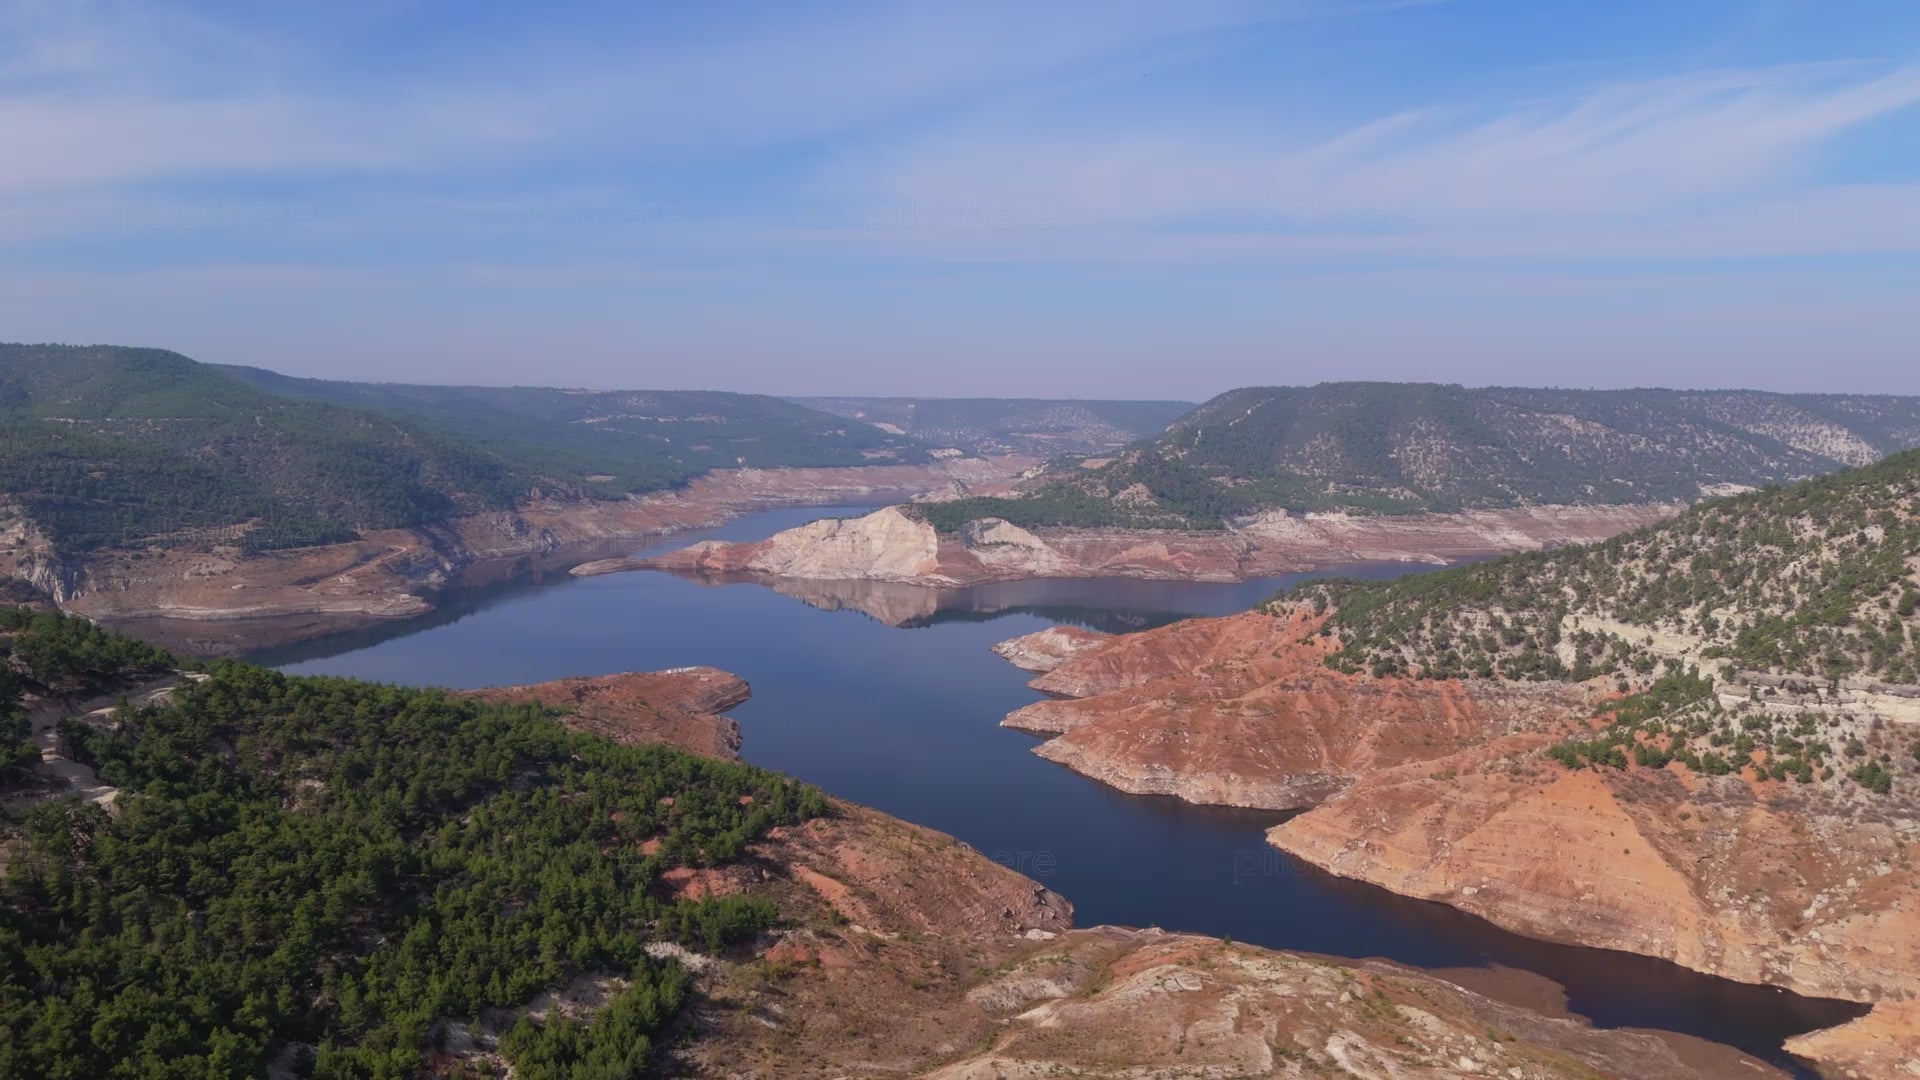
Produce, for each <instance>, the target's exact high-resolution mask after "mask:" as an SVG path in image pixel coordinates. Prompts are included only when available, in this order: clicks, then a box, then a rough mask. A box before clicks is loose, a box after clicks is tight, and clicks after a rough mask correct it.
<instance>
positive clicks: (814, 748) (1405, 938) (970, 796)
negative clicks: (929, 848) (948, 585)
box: [253, 508, 1862, 1076]
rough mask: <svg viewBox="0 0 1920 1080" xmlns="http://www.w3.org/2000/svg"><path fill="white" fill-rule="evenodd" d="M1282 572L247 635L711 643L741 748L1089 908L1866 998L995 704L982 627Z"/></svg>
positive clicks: (1660, 983) (1180, 603) (994, 628)
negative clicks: (1725, 971)
mask: <svg viewBox="0 0 1920 1080" xmlns="http://www.w3.org/2000/svg"><path fill="white" fill-rule="evenodd" d="M854 512H858V510H856V509H847V508H843V509H836V510H831V511H824V510H820V509H805V510H783V511H770V512H766V513H760V514H753V515H749V516H747V517H743V518H740V519H738V520H736V521H734V522H731V523H729V524H728V525H726V526H723V527H721V528H719V529H713V530H706V531H703V532H700V533H692V534H681V535H679V536H676V537H673V538H671V539H670V540H668V541H665V542H663V543H661V544H658V545H655V546H656V547H677V546H680V545H682V544H686V543H691V542H693V541H694V540H698V539H708V538H721V539H753V538H758V537H762V536H766V535H769V534H771V533H773V532H775V531H778V530H780V529H784V528H789V527H792V526H794V525H797V524H800V523H803V522H805V521H808V520H811V519H814V518H817V517H820V516H823V515H825V514H835V515H839V514H847V513H854ZM1409 569H1410V568H1408V567H1404V566H1393V567H1382V566H1363V567H1349V568H1344V569H1343V571H1342V572H1345V573H1352V574H1366V575H1378V576H1385V575H1390V574H1400V573H1406V572H1408V571H1409ZM1289 580H1295V579H1269V580H1263V581H1256V582H1248V583H1242V584H1205V583H1165V582H1137V581H1073V582H1038V583H1021V584H1018V585H1011V586H992V587H985V588H981V589H977V590H968V591H959V592H944V593H936V592H933V591H931V590H919V589H913V588H902V587H886V588H884V589H879V590H876V589H872V588H850V589H842V590H838V591H829V594H827V595H821V594H818V593H817V592H816V594H815V595H812V596H811V597H809V598H810V599H811V600H812V601H813V603H808V602H806V600H805V599H802V598H798V597H794V596H786V595H782V594H781V593H779V592H775V591H773V590H771V589H768V588H764V587H762V586H759V585H751V584H737V585H727V586H718V587H709V586H702V585H700V584H697V583H694V582H690V581H686V580H682V579H679V578H676V577H672V576H669V575H666V574H655V573H634V574H619V575H614V576H610V577H603V578H592V579H584V580H577V579H571V578H566V577H564V576H562V577H556V578H550V579H548V580H545V581H520V582H514V583H510V584H507V585H501V586H495V587H490V588H486V589H477V590H471V591H467V592H462V593H457V594H455V595H454V596H452V597H450V598H449V600H450V602H449V603H448V604H447V605H446V606H445V607H444V608H443V609H442V610H441V611H440V612H438V613H436V614H434V615H432V616H428V617H426V618H424V619H419V620H412V621H409V622H407V623H404V624H394V625H392V626H385V627H380V628H377V629H375V630H372V631H363V632H359V633H354V634H347V635H341V636H339V637H335V638H329V639H324V640H321V641H317V642H311V643H308V644H305V645H301V646H297V647H294V648H291V649H286V650H279V651H277V652H274V653H271V654H262V655H259V656H256V657H254V658H253V659H256V660H258V661H260V662H263V663H267V664H272V665H274V666H278V667H281V668H283V669H284V670H286V671H288V672H291V673H297V674H330V675H350V676H354V677H358V678H366V679H375V680H380V681H386V682H397V683H407V684H415V685H428V684H431V685H442V686H450V687H457V688H470V687H478V686H488V685H501V684H518V683H532V682H542V681H545V680H549V679H556V678H561V677H563V676H570V675H596V674H605V673H609V672H617V671H632V670H653V669H658V668H664V667H674V666H679V665H689V664H710V665H713V666H715V667H720V668H724V669H726V670H729V671H732V672H735V673H737V674H739V675H741V676H742V677H744V678H745V679H746V680H747V681H748V682H749V683H751V684H752V686H753V690H754V697H753V700H752V701H751V702H749V703H747V704H746V705H744V706H742V707H740V708H739V709H738V710H736V711H735V713H734V716H735V717H736V718H737V719H738V720H739V721H740V724H741V727H742V729H743V732H744V736H745V746H744V753H745V755H746V757H747V759H748V760H749V761H752V762H753V763H755V764H758V765H763V766H766V767H769V768H773V769H778V770H781V771H783V772H786V773H789V774H791V775H794V776H796V777H799V778H801V779H803V780H806V781H809V782H811V783H814V784H817V785H819V786H820V787H822V788H824V789H825V790H827V791H829V792H831V793H833V794H835V795H838V796H841V797H844V798H847V799H851V800H853V801H855V802H859V803H864V804H866V805H869V806H873V807H875V808H877V809H880V810H882V811H885V812H886V813H889V814H893V815H895V816H897V817H901V818H905V819H906V820H909V821H913V822H917V823H920V824H923V825H927V826H930V827H932V828H935V829H939V830H941V831H944V832H948V833H951V834H953V835H954V836H957V837H959V838H960V839H961V840H964V841H966V842H967V843H969V844H971V845H973V846H974V847H975V848H976V849H978V850H980V851H981V852H983V853H985V854H987V855H989V856H991V857H993V858H995V859H997V860H1000V861H1002V862H1005V863H1006V864H1007V865H1010V866H1012V867H1014V868H1015V869H1018V870H1020V871H1021V872H1023V873H1025V874H1028V875H1029V876H1031V877H1034V878H1036V879H1038V880H1041V881H1044V882H1045V883H1046V884H1047V885H1048V886H1049V887H1050V888H1052V889H1054V890H1056V891H1057V892H1059V893H1061V894H1063V895H1065V896H1066V897H1068V898H1069V899H1070V900H1072V901H1073V903H1074V905H1075V907H1076V909H1077V915H1076V921H1077V922H1078V923H1080V924H1081V925H1094V924H1098V923H1119V924H1124V925H1132V926H1159V927H1164V928H1166V929H1170V930H1185V931H1195V932H1200V933H1206V934H1213V935H1224V936H1229V937H1232V938H1233V939H1235V940H1237V941H1245V942H1250V943H1253V944H1258V945H1264V946H1269V947H1274V948H1285V949H1300V950H1306V951H1310V952H1319V953H1327V954H1332V955H1336V956H1345V957H1385V958H1388V959H1392V960H1397V961H1401V962H1403V963H1408V964H1414V965H1418V966H1422V967H1456V966H1483V965H1504V966H1508V967H1514V968H1521V969H1525V970H1528V971H1532V972H1536V973H1538V974H1541V975H1544V976H1546V977H1547V978H1549V979H1552V980H1553V981H1555V982H1557V983H1560V984H1562V985H1564V986H1565V987H1566V989H1567V997H1568V1007H1569V1008H1570V1009H1571V1010H1572V1011H1574V1012H1577V1013H1580V1014H1581V1015H1584V1016H1586V1017H1588V1018H1590V1019H1591V1020H1593V1021H1594V1022H1595V1023H1596V1024H1599V1025H1602V1026H1607V1027H1649V1028H1663V1029H1667V1030H1671V1031H1679V1032H1683V1033H1686V1034H1690V1035H1694V1036H1698V1037H1700V1038H1704V1039H1710V1040H1712V1041H1715V1042H1722V1043H1727V1044H1730V1045H1733V1046H1737V1047H1739V1048H1741V1049H1743V1050H1745V1051H1747V1052H1748V1053H1751V1054H1753V1055H1755V1056H1757V1057H1762V1058H1764V1059H1766V1060H1769V1061H1772V1062H1775V1063H1777V1064H1780V1065H1782V1066H1783V1067H1787V1068H1789V1069H1792V1070H1793V1071H1795V1072H1796V1074H1798V1075H1807V1076H1811V1075H1812V1074H1811V1073H1808V1072H1805V1071H1804V1070H1803V1069H1802V1068H1801V1067H1800V1066H1799V1065H1798V1064H1797V1063H1796V1062H1795V1061H1794V1060H1793V1059H1792V1058H1791V1057H1790V1056H1788V1055H1786V1054H1785V1053H1784V1052H1783V1051H1782V1050H1781V1049H1780V1045H1781V1043H1782V1041H1783V1040H1785V1039H1786V1038H1787V1037H1788V1036H1791V1035H1794V1034H1797V1033H1800V1032H1803V1031H1808V1030H1811V1029H1813V1028H1816V1027H1824V1026H1828V1025H1831V1024H1835V1023H1840V1022H1843V1021H1844V1020H1846V1019H1849V1018H1851V1017H1853V1016H1856V1015H1858V1014H1859V1013H1860V1012H1861V1011H1862V1010H1861V1009H1860V1008H1859V1007H1857V1006H1851V1005H1846V1004H1843V1003H1835V1002H1821V1001H1812V1000H1808V999H1804V998H1800V997H1797V996H1795V995H1792V994H1788V993H1784V992H1780V991H1775V990H1770V989H1766V988H1761V987H1752V986H1746V985H1742V984H1738V983H1732V982H1728V981H1725V980H1721V979H1715V978H1710V977H1708V976H1704V975H1698V974H1695V973H1692V972H1689V971H1686V970H1684V969H1682V968H1679V967H1676V966H1674V965H1672V964H1667V963H1664V962H1661V961H1656V960H1651V959H1647V958H1643V957H1637V956H1631V955H1627V954H1624V953H1613V952H1605V951H1600V950H1593V949H1581V948H1573V947H1568V946H1559V945H1551V944H1546V943H1543V942H1538V941H1533V940H1530V939H1527V938H1522V937H1519V936H1516V935H1513V934H1509V933H1506V932H1504V931H1502V930H1499V929H1497V928H1495V927H1493V926H1492V925H1491V924H1489V923H1486V922H1484V921H1482V920H1480V919H1477V918H1474V917H1472V916H1468V915H1464V914H1462V913H1460V912H1457V911H1454V910H1453V909H1451V908H1447V907H1444V906H1442V905H1438V904H1432V903H1427V902H1423V901H1417V900H1409V899H1405V898H1402V897H1398V896H1395V895H1393V894H1391V893H1388V892H1386V891H1384V890H1381V889H1378V888H1374V887H1372V886H1367V885H1361V884H1357V883H1353V882H1346V881H1341V880H1339V879H1336V878H1333V877H1331V876H1329V875H1326V874H1323V873H1320V872H1318V871H1316V870H1314V869H1312V868H1311V867H1308V866H1305V865H1304V864H1301V863H1298V862H1297V861H1295V860H1292V859H1290V858H1288V857H1286V856H1283V855H1282V854H1280V853H1279V852H1277V851H1275V850H1273V849H1272V848H1270V847H1268V846H1267V845H1266V843H1265V842H1264V838H1263V833H1264V830H1265V829H1266V828H1267V827H1269V826H1271V825H1273V824H1275V823H1276V822H1278V821H1279V820H1281V815H1278V814H1272V813H1260V812H1251V811H1239V810H1225V809H1209V808H1202V807H1194V806H1190V805H1188V804H1185V803H1181V802H1179V801H1177V800H1173V799H1165V798H1145V797H1139V796H1130V795H1124V794H1121V793H1119V792H1116V791H1113V790H1112V789H1110V788H1107V787H1105V786H1104V785H1101V784H1098V783H1095V782H1094V781H1092V780H1088V779H1086V778H1084V777H1081V776H1079V775H1077V774H1075V773H1072V772H1069V771H1068V770H1066V769H1064V768H1061V767H1059V766H1057V765H1054V764H1052V763H1050V762H1047V761H1044V760H1042V759H1040V758H1038V757H1036V756H1034V755H1033V754H1032V753H1031V752H1030V751H1031V749H1032V747H1033V745H1034V743H1035V740H1034V738H1033V737H1031V736H1028V735H1025V734H1022V733H1019V732H1015V731H1011V730H1009V729H1005V728H1001V727H999V726H998V725H999V721H1000V719H1001V717H1003V716H1005V715H1006V714H1007V713H1008V712H1010V711H1012V710H1013V709H1015V708H1018V707H1020V706H1021V705H1025V704H1027V703H1029V702H1031V701H1034V700H1036V699H1037V698H1038V697H1039V695H1038V694H1037V693H1035V692H1034V691H1033V690H1031V689H1029V688H1028V687H1027V685H1026V680H1027V678H1028V677H1029V676H1028V675H1026V674H1025V673H1023V672H1020V671H1018V670H1015V669H1014V668H1013V667H1011V666H1010V665H1008V664H1006V663H1005V662H1004V661H1002V660H1000V659H999V658H998V657H997V656H995V655H993V654H992V653H991V652H989V651H988V647H989V646H990V645H992V644H993V643H995V642H998V641H1002V640H1005V639H1007V638H1011V637H1016V636H1018V635H1021V634H1025V633H1029V632H1031V631H1034V630H1039V629H1042V628H1044V627H1046V626H1049V625H1054V624H1057V623H1061V622H1071V623H1076V624H1079V625H1085V626H1092V627H1095V628H1098V629H1107V630H1123V629H1140V628H1145V627H1148V626H1153V625H1159V624H1162V623H1166V622H1170V621H1172V620H1175V619H1178V618H1183V617H1188V616H1193V615H1210V614H1225V613H1228V612H1232V611H1238V610H1243V609H1245V608H1247V607H1249V606H1251V605H1252V604H1254V603H1257V602H1259V601H1260V600H1262V599H1264V598H1266V597H1267V596H1270V595H1272V594H1273V593H1274V592H1275V591H1277V590H1278V589H1280V588H1281V587H1283V586H1284V585H1285V584H1286V583H1287V582H1288V581H1289ZM816 604H820V605H825V606H815V605H816ZM862 608H864V610H862ZM869 612H871V613H869Z"/></svg>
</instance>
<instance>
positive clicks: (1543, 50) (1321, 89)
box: [0, 0, 1920, 400]
mask: <svg viewBox="0 0 1920 1080" xmlns="http://www.w3.org/2000/svg"><path fill="white" fill-rule="evenodd" d="M0 340H11V341H64V342H75V343H112V344H138V345H153V346H161V347H166V348H172V349H176V350H179V351H181V352H184V353H186V354H188V355H190V356H193V357H195V358H197V359H201V360H207V361H214V362H222V363H244V364H255V365H259V366H263V367H269V368H273V369H276V370H280V371H285V372H288V373H292V374H299V375H313V376H322V377H332V378H353V379H378V380H386V381H416V382H470V383H487V384H541V385H567V386H589V387H659V388H680V387H700V388H715V389H728V390H749V391H760V392H767V393H779V394H805V393H818V394H905V395H949V396H958V395H1021V396H1099V397H1164V398H1182V399H1188V400H1199V399H1202V398H1205V397H1207V396H1210V395H1212V394H1214V393H1216V392H1219V391H1221V390H1224V389H1227V388H1230V387H1233V386H1239V385H1247V384H1283V383H1285V384H1292V383H1312V382H1318V381H1322V380H1328V379H1389V380H1431V381H1442V382H1461V383H1467V384H1470V385H1479V384H1507V385H1551V386H1647V385H1660V386H1690V387H1726V386H1746V387H1757V388H1763V389H1778V390H1846V391H1880V392H1894V393H1910V394H1920V347H1917V346H1916V343H1920V2H1915V0H1819V2H1812V0H1809V2H1795V0H1684V2H1674V0H1652V2H1642V0H1608V2H1604V3H1602V2H1598V0H1592V2H1547V0H1183V2H1178V3H1176V2H1172V0H1164V2H1151V3H1149V2H1138V0H1102V2H1081V0H1054V2H1049V3H1042V4H1036V3H1031V2H1018V3H1014V2H1001V0H966V2H943V3H919V2H914V0H892V2H880V3H828V2H821V3H807V4H793V3H782V2H769V3H734V2H726V0H721V2H715V3H711V4H683V3H653V2H639V0H636V2H631V3H619V4H615V3H604V4H579V5H575V4H566V3H543V4H537V5H535V4H524V3H492V2H488V0H463V2H460V3H453V2H448V0H378V2H364V3H363V2H358V0H338V2H332V3H328V4H259V3H254V2H251V0H220V2H211V0H209V2H199V3H192V2H174V3H165V4H161V3H149V2H124V3H108V2H101V3H95V2H89V0H47V2H40V0H0Z"/></svg>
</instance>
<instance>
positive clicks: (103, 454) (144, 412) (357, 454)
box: [0, 345, 926, 552]
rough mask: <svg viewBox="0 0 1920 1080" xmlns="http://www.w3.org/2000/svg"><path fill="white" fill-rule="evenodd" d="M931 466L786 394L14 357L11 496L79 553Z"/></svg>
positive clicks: (10, 358) (7, 427)
mask: <svg viewBox="0 0 1920 1080" xmlns="http://www.w3.org/2000/svg"><path fill="white" fill-rule="evenodd" d="M925 459H926V453H925V450H924V449H923V448H922V447H921V446H920V445H919V444H917V443H915V442H914V441H913V440H911V439H905V438H900V437H896V436H891V435H888V434H886V433H884V432H881V431H879V430H878V429H876V428H872V427H869V426H867V425H863V424H855V423H850V422H848V421H846V420H843V419H840V418H838V417H833V416H829V415H827V414H825V413H820V412H816V411H813V410H810V409H806V408H804V407H802V406H798V405H794V404H791V403H789V402H785V401H781V400H779V399H777V398H769V397H757V396H752V395H743V394H725V393H694V392H659V393H653V392H622V393H590V392H575V391H566V390H550V389H531V388H528V389H492V388H481V387H427V386H384V385H382V386H375V385H370V384H356V383H333V382H323V381H318V380H309V379H292V378H287V377H285V376H280V375H275V374H273V373H272V372H266V371H261V370H258V369H242V368H219V367H214V366H211V365H207V364H201V363H197V362H195V361H193V360H190V359H188V358H187V357H184V356H181V355H179V354H178V353H172V352H166V351H163V350H158V349H133V348H121V347H114V346H90V347H79V346H65V345H0V496H4V497H5V498H6V499H7V500H8V501H10V502H11V503H13V504H15V505H17V506H18V507H20V508H21V509H22V510H23V511H24V512H25V515H26V516H27V518H29V519H30V520H31V521H32V522H33V523H34V524H35V525H36V526H38V527H39V528H40V529H41V530H43V531H45V532H46V533H47V534H48V535H49V536H50V537H51V538H52V540H53V541H54V542H55V544H56V545H57V546H58V547H60V548H61V549H62V550H65V551H70V552H77V551H86V550H92V549H97V548H103V547H114V546H140V545H149V544H169V543H178V542H209V541H232V542H236V543H239V544H241V545H243V546H245V547H248V548H252V549H256V550H263V549H274V548H285V547H295V546H300V545H305V544H315V543H325V542H331V541H337V540H342V539H347V538H350V537H352V536H353V535H355V534H356V533H357V532H358V531H360V530H364V529H379V528H396V527H407V526H415V525H422V524H427V523H431V522H434V521H439V520H442V519H444V518H446V517H448V516H451V515H456V514H461V513H471V512H476V511H481V510H498V509H507V508H511V507H513V506H515V505H516V504H518V503H520V502H522V501H523V500H525V499H527V498H528V497H529V496H531V495H532V494H534V493H535V492H541V493H545V494H549V495H559V496H563V497H589V498H591V497H602V498H611V497H619V496H623V495H626V494H629V493H636V492H645V491H654V490H658V489H661V488H665V487H669V486H672V485H676V484H680V483H684V482H685V481H686V480H688V479H689V478H691V477H693V476H697V475H699V474H700V473H703V472H705V471H707V470H709V469H713V468H718V467H726V466H734V465H751V466H760V467H769V468H771V467H780V466H836V465H859V464H870V463H876V462H881V463H884V462H911V461H923V460H925Z"/></svg>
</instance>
